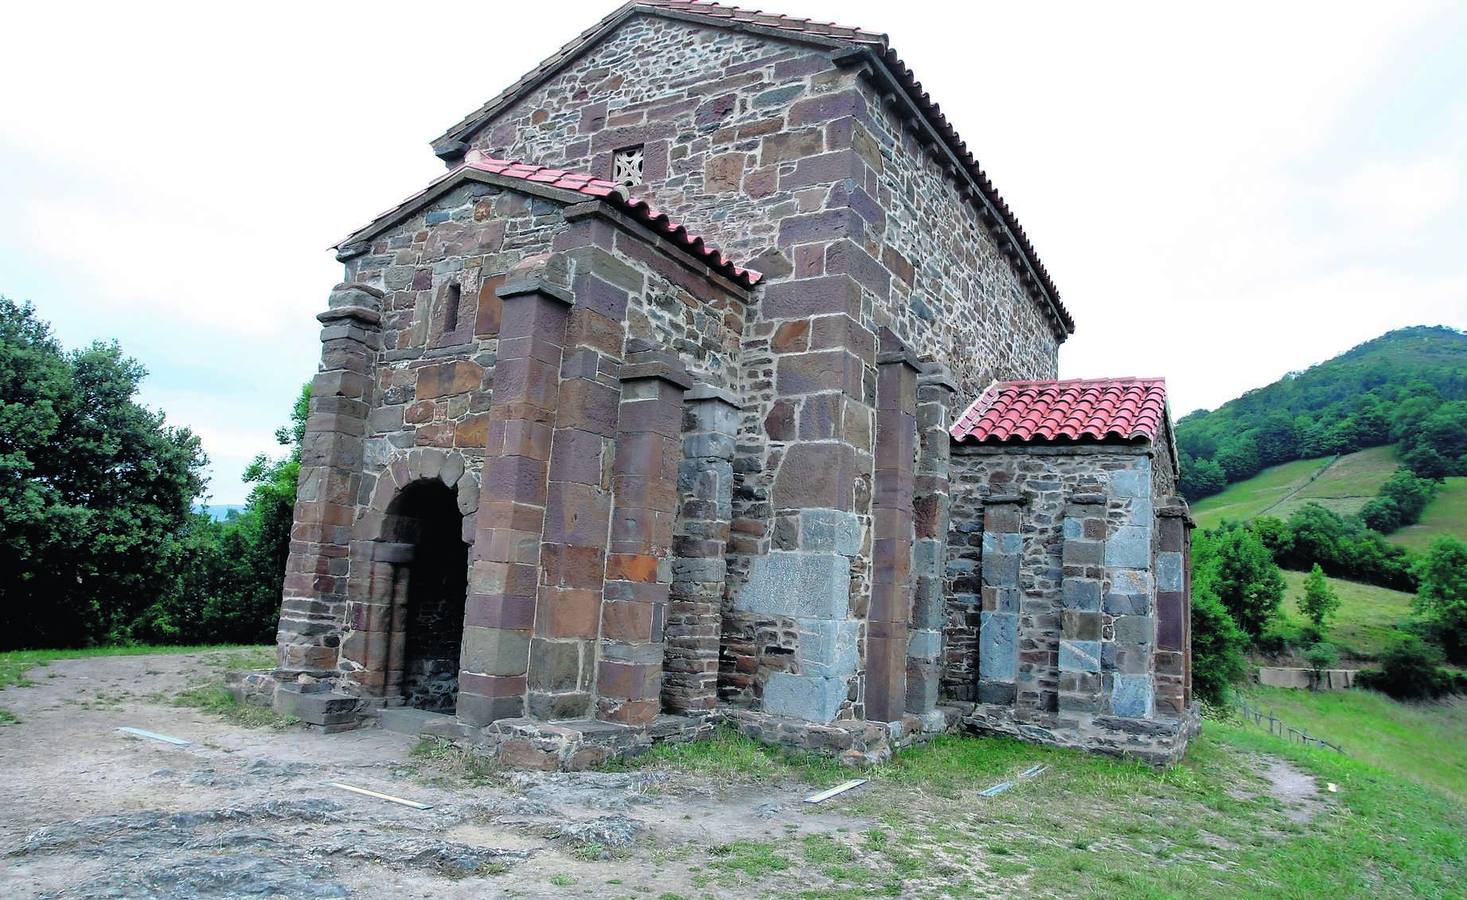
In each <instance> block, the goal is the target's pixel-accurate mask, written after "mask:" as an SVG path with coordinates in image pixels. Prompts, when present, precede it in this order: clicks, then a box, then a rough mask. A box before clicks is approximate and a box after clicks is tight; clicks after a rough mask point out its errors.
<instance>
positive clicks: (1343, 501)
mask: <svg viewBox="0 0 1467 900" xmlns="http://www.w3.org/2000/svg"><path fill="white" fill-rule="evenodd" d="M1396 465H1397V460H1396V449H1395V448H1394V447H1389V446H1387V447H1371V448H1370V449H1368V450H1361V451H1359V452H1358V453H1350V454H1346V455H1344V456H1339V457H1334V456H1325V457H1321V458H1318V459H1301V460H1296V461H1295V462H1289V463H1284V464H1282V465H1278V466H1272V467H1270V468H1267V469H1264V470H1263V471H1262V472H1259V473H1258V474H1257V475H1255V476H1253V477H1252V478H1249V479H1248V480H1246V481H1240V482H1237V483H1236V484H1230V485H1228V487H1227V489H1226V490H1224V491H1223V492H1222V493H1219V494H1214V495H1213V496H1211V497H1207V498H1204V499H1202V500H1199V501H1197V503H1196V504H1194V505H1193V507H1192V515H1193V516H1194V517H1195V518H1196V519H1197V524H1198V526H1199V527H1201V528H1216V527H1217V526H1218V525H1221V524H1222V523H1223V521H1224V520H1233V521H1246V520H1248V519H1252V518H1255V517H1257V516H1263V515H1268V516H1277V517H1279V518H1281V519H1287V518H1288V517H1289V514H1290V513H1292V512H1293V511H1294V510H1296V509H1298V508H1299V507H1300V506H1303V505H1304V504H1305V503H1318V504H1319V505H1321V506H1324V507H1327V508H1328V509H1331V510H1333V511H1334V512H1337V513H1340V514H1341V515H1349V514H1351V513H1355V512H1359V511H1360V507H1362V506H1364V505H1365V501H1367V500H1369V499H1370V498H1371V497H1374V496H1375V494H1376V492H1377V491H1379V490H1380V486H1381V485H1382V484H1385V481H1386V479H1387V478H1389V477H1391V473H1392V472H1394V471H1395V469H1396Z"/></svg>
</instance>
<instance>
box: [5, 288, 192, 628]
mask: <svg viewBox="0 0 1467 900" xmlns="http://www.w3.org/2000/svg"><path fill="white" fill-rule="evenodd" d="M144 374H145V372H144V370H143V368H142V366H140V365H139V364H138V363H137V362H135V361H134V360H131V359H129V358H127V357H126V356H124V355H123V354H122V351H121V349H120V348H119V347H118V346H117V345H116V344H115V343H113V344H103V343H95V344H92V345H91V346H90V347H87V348H84V349H82V350H77V351H71V352H67V351H63V350H62V348H61V346H60V345H59V343H57V341H56V340H55V339H54V338H53V337H52V336H51V333H50V328H49V326H47V325H46V323H45V322H43V321H41V320H40V319H38V318H37V317H36V315H35V310H34V308H33V307H32V306H31V305H30V304H24V305H22V304H17V303H15V302H14V301H11V300H9V299H6V298H4V297H0V649H10V648H17V647H48V646H76V645H83V644H89V643H96V642H99V641H103V640H107V639H109V638H116V637H118V636H119V635H120V634H121V633H122V632H123V631H124V630H125V628H126V626H127V625H128V623H130V622H131V621H132V620H133V618H135V616H136V615H137V614H138V613H139V612H140V611H141V610H142V609H143V608H144V607H145V606H147V605H148V604H149V603H150V602H151V601H152V600H153V599H154V598H155V597H157V596H158V595H159V594H160V593H161V592H162V591H164V590H165V589H166V587H167V585H168V583H169V580H170V578H171V571H170V561H171V559H172V556H171V555H172V553H173V552H174V548H175V546H176V545H175V538H176V536H177V535H178V533H179V531H180V529H181V528H182V526H183V524H184V522H185V520H186V519H187V518H188V516H189V510H190V508H191V506H192V504H193V503H194V501H195V500H196V499H197V498H198V497H199V496H200V495H201V493H202V492H203V488H204V478H203V474H202V470H203V467H204V464H205V462H206V458H205V456H204V453H203V450H202V448H201V447H200V445H199V440H198V438H197V437H195V436H194V435H193V433H192V432H190V431H189V430H188V429H185V428H174V427H171V426H169V425H167V424H166V423H165V421H164V418H163V415H162V414H161V413H158V412H154V411H152V410H149V409H147V408H145V407H143V406H141V405H139V404H138V403H137V402H135V400H134V399H133V398H134V397H135V395H136V393H137V389H138V384H139V382H140V381H141V380H142V378H143V376H144Z"/></svg>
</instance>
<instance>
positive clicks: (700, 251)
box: [336, 155, 764, 288]
mask: <svg viewBox="0 0 1467 900" xmlns="http://www.w3.org/2000/svg"><path fill="white" fill-rule="evenodd" d="M466 181H479V182H485V183H489V184H497V185H499V186H501V187H508V188H511V189H513V190H521V191H527V192H529V193H533V194H537V195H539V196H542V197H547V198H549V199H551V200H559V201H561V202H563V203H567V204H570V203H581V202H585V201H587V200H603V201H605V202H606V203H608V204H609V205H611V206H612V207H614V208H616V209H620V210H622V211H623V212H625V213H628V214H629V215H630V216H631V217H632V218H634V219H636V220H637V221H639V222H641V223H642V224H643V225H646V226H647V227H648V228H650V229H652V230H653V231H654V232H656V233H657V234H658V235H659V236H661V237H664V238H666V239H667V240H669V241H671V242H672V243H674V244H676V245H677V246H678V247H679V248H680V249H682V250H683V251H684V252H686V253H688V254H689V255H690V256H692V257H693V258H694V259H696V260H697V261H698V262H700V263H702V264H703V265H705V266H707V267H708V268H710V269H712V270H713V271H715V272H717V273H719V274H720V275H723V276H724V277H725V278H727V279H729V280H730V281H733V282H734V283H735V284H738V285H740V286H741V287H745V288H751V287H753V286H754V285H756V284H758V283H759V281H760V279H762V278H763V277H764V276H763V275H762V274H761V273H759V272H756V271H754V270H753V269H746V268H744V267H742V266H739V265H735V264H734V262H733V261H732V260H730V259H729V258H728V257H726V256H724V255H723V253H721V252H720V251H719V250H718V249H717V248H716V247H713V246H711V245H709V244H707V243H705V242H704V240H703V239H702V238H701V237H698V236H697V235H695V234H692V233H691V232H689V231H688V229H687V228H685V227H683V226H682V224H681V223H678V222H675V221H673V220H672V219H670V218H668V217H667V215H666V214H664V213H662V212H659V211H658V210H657V209H655V208H654V207H652V206H651V205H650V204H648V203H647V201H645V200H633V199H630V198H629V197H628V196H627V192H626V191H625V190H624V189H623V188H621V187H620V186H619V185H616V184H614V183H612V182H610V181H607V180H606V179H604V178H597V177H595V176H594V175H588V174H586V173H584V172H569V171H566V170H564V169H552V168H549V167H548V166H538V165H535V164H533V163H525V162H520V161H518V160H507V159H495V158H493V157H490V156H478V155H475V156H474V158H472V159H466V160H465V161H464V162H463V163H461V164H460V165H458V166H457V167H455V168H454V169H452V170H451V171H449V172H448V173H447V174H445V175H443V176H441V177H439V178H437V179H435V180H434V181H433V182H432V183H431V184H429V185H428V186H427V187H425V188H423V190H421V191H418V192H417V193H416V194H413V195H412V196H411V197H408V198H407V199H406V200H403V201H402V202H401V203H399V204H397V205H396V206H394V207H392V208H391V209H389V210H387V211H386V212H383V213H382V214H380V215H378V216H377V217H376V218H375V219H373V220H372V221H371V222H370V223H368V224H367V225H365V226H364V227H362V228H359V229H357V230H356V231H354V232H352V233H351V234H349V235H347V236H346V237H345V238H342V239H341V240H340V241H339V242H338V243H337V244H336V249H337V250H338V251H339V254H338V255H341V254H345V253H347V252H348V248H351V247H352V246H353V245H360V244H361V243H363V242H365V241H367V240H369V239H371V238H373V237H376V236H377V235H378V234H381V233H382V232H383V231H385V230H386V229H388V228H390V227H392V226H393V225H396V224H397V223H398V222H401V221H402V220H403V219H406V218H407V217H408V216H410V215H412V214H413V213H415V212H417V211H418V210H420V209H422V208H423V207H424V206H426V205H427V204H429V203H430V202H432V201H433V200H434V199H436V198H438V197H441V196H443V195H444V194H446V193H448V192H449V191H451V190H453V189H454V188H456V187H458V186H459V185H461V184H463V183H464V182H466Z"/></svg>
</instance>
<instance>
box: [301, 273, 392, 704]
mask: <svg viewBox="0 0 1467 900" xmlns="http://www.w3.org/2000/svg"><path fill="white" fill-rule="evenodd" d="M381 302H382V292H381V291H379V290H377V289H376V288H372V287H368V286H367V285H362V284H354V283H353V284H341V285H337V287H336V288H335V290H333V291H332V292H331V298H330V301H329V307H330V308H329V309H327V310H326V312H323V313H321V314H320V315H318V316H317V317H316V318H317V319H319V320H320V321H321V323H322V326H323V327H322V329H321V367H320V371H319V373H318V374H317V375H316V377H315V379H314V380H313V381H312V382H311V409H310V416H309V418H308V419H307V420H306V434H305V439H304V441H303V442H302V445H301V472H300V484H299V487H298V488H297V491H296V503H295V523H294V525H293V526H292V528H291V535H290V556H289V558H288V559H287V561H286V566H285V583H284V588H283V592H282V593H283V596H282V602H281V610H280V628H279V633H278V639H277V642H276V643H277V647H278V658H277V665H278V666H279V670H280V672H281V674H282V675H284V676H287V677H288V676H291V675H297V674H302V673H307V674H312V675H327V674H330V673H332V672H334V671H335V670H336V668H337V662H338V649H339V644H340V640H341V633H342V630H343V628H344V627H345V624H346V622H345V618H346V605H347V594H348V591H347V575H348V566H349V556H350V547H351V533H352V522H353V519H354V517H355V512H356V507H355V504H356V498H357V493H358V491H359V490H360V488H361V478H362V447H363V438H364V435H365V434H366V419H367V413H368V409H369V404H370V401H371V391H372V366H373V364H374V361H375V358H376V354H377V352H378V351H379V350H381V347H382V337H381V332H380V326H381V321H382V315H381Z"/></svg>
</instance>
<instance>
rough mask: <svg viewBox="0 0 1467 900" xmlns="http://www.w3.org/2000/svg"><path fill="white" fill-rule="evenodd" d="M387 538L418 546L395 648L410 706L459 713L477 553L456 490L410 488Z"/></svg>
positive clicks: (397, 614)
mask: <svg viewBox="0 0 1467 900" xmlns="http://www.w3.org/2000/svg"><path fill="white" fill-rule="evenodd" d="M387 515H388V528H387V532H388V535H387V539H388V540H390V541H393V542H396V543H399V544H407V545H410V546H412V548H413V550H412V554H411V561H410V562H406V563H405V568H406V569H407V573H406V574H407V576H408V577H407V579H406V581H407V590H406V592H405V593H404V594H402V595H399V596H400V599H399V604H400V605H399V606H398V608H397V609H395V610H394V611H393V612H394V614H393V630H394V631H396V632H398V634H397V635H396V636H395V637H396V639H395V640H394V641H393V642H392V643H393V645H394V647H400V648H401V657H400V659H399V660H394V661H392V663H389V668H397V665H394V663H398V662H400V665H401V671H402V702H403V705H405V706H410V707H413V708H416V709H422V710H428V711H430V712H440V713H450V714H451V713H453V711H454V706H455V704H456V702H457V697H458V663H459V650H460V646H461V644H462V643H463V631H464V597H465V595H466V594H467V592H468V567H469V548H468V545H467V544H465V543H464V541H463V516H462V514H460V513H459V510H458V501H457V497H456V495H455V493H454V492H453V490H451V489H450V488H448V487H447V486H446V485H444V484H443V483H442V482H441V481H437V480H424V481H416V482H413V483H412V484H410V485H408V486H407V487H405V488H403V490H402V493H400V494H398V496H397V497H396V499H394V500H393V502H392V505H391V506H390V507H389V508H388V510H387Z"/></svg>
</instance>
